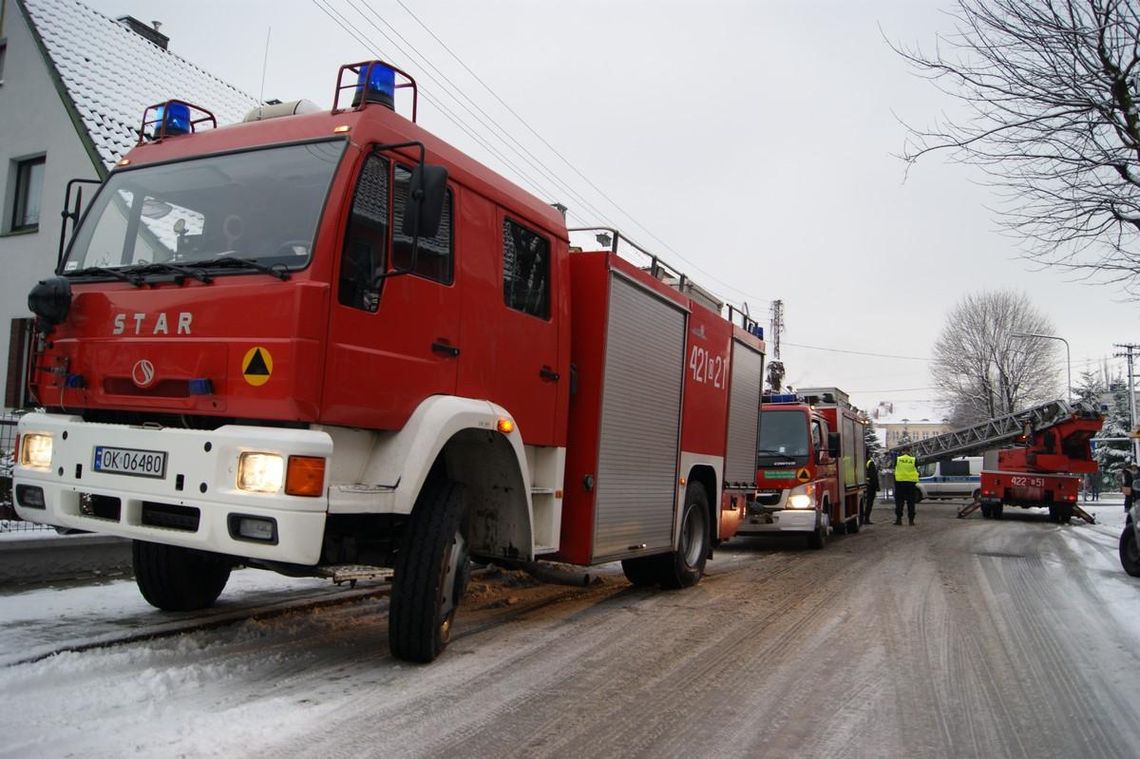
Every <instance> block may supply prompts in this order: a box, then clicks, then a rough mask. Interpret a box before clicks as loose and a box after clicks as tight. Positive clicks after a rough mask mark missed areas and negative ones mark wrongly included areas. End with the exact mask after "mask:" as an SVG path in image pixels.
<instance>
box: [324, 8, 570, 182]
mask: <svg viewBox="0 0 1140 759" xmlns="http://www.w3.org/2000/svg"><path fill="white" fill-rule="evenodd" d="M313 4H314V5H316V6H317V7H318V8H319V9H320V10H321V11H322V12H324V14H325V15H326V16H328V17H329V18H330V19H332V20H333V22H334V23H335V24H336V25H337V26H339V27H340V28H341V29H343V30H344V31H345V32H346V33H348V34H349V35H350V36H351V37H352V38H353V39H355V40H356V41H357V42H359V43H360V44H361V45H363V46H364V47H365V48H367V49H368V50H371V51H372V52H373V53H374V54H376V55H379V54H380V53H379V52H378V51H377V49H376V48H375V47H374V46H373V44H372V42H371V41H370V40H368V39H367V37H366V36H364V35H363V34H362V32H360V30H359V29H357V28H356V25H355V24H353V23H352V22H351V21H350V20H349V19H348V18H346V17H345V16H344V14H342V13H341V12H340V11H339V10H337V9H335V8H333V7H332V5H331V3H329V4H328V7H327V8H326V7H325V6H324V5H322V4H321V2H320V0H313ZM334 14H335V15H334ZM389 41H391V40H390V39H389ZM423 98H424V100H425V101H427V102H428V103H431V104H432V105H434V106H435V107H436V108H438V109H439V111H440V113H441V114H442V115H443V116H444V118H446V119H447V120H448V121H450V122H452V123H453V124H454V125H455V126H456V127H458V128H459V129H460V130H461V131H462V132H463V133H464V134H466V135H467V136H468V137H470V138H471V139H472V140H474V141H475V142H476V143H477V144H479V145H480V146H481V147H483V148H484V149H485V150H487V152H489V153H490V154H491V155H493V156H494V157H495V158H497V159H498V160H500V161H502V162H503V164H504V165H506V166H508V167H510V169H511V170H512V171H514V172H515V174H516V175H517V176H518V177H519V178H520V179H521V180H522V181H523V182H524V183H526V184H528V185H530V188H531V189H532V190H533V191H534V192H535V193H537V194H539V195H545V194H550V191H549V189H548V188H546V187H542V186H540V184H539V183H538V182H536V181H535V180H534V178H533V177H531V176H530V175H529V174H527V173H526V172H525V171H522V170H521V169H519V168H518V167H517V166H516V165H515V164H514V163H513V162H512V161H511V160H510V159H509V158H507V157H506V156H504V155H502V153H500V152H499V151H498V150H497V149H496V148H495V147H494V146H493V145H491V144H490V143H489V142H487V140H486V139H485V138H483V137H482V136H481V135H479V134H478V133H476V132H475V131H473V130H472V129H470V128H469V127H468V126H467V125H466V124H464V123H463V121H462V120H461V119H460V118H459V117H458V116H457V115H456V114H455V113H454V112H453V111H452V110H451V109H450V108H449V107H447V106H446V105H445V104H443V103H442V102H440V101H439V100H438V98H435V97H434V96H432V95H430V94H428V93H426V92H425V93H423Z"/></svg>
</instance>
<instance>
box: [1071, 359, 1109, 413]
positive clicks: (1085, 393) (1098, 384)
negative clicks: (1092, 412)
mask: <svg viewBox="0 0 1140 759" xmlns="http://www.w3.org/2000/svg"><path fill="white" fill-rule="evenodd" d="M1078 380H1079V382H1080V384H1078V385H1074V386H1073V399H1074V400H1076V401H1078V402H1080V401H1084V402H1085V403H1091V404H1093V405H1094V406H1096V407H1098V408H1099V407H1100V404H1101V399H1102V398H1103V397H1104V395H1105V393H1107V392H1108V386H1107V385H1106V384H1105V383H1104V381H1103V380H1102V379H1101V376H1100V375H1099V374H1098V373H1097V372H1095V371H1093V370H1091V369H1085V370H1084V371H1083V372H1081V376H1080V377H1079V378H1078Z"/></svg>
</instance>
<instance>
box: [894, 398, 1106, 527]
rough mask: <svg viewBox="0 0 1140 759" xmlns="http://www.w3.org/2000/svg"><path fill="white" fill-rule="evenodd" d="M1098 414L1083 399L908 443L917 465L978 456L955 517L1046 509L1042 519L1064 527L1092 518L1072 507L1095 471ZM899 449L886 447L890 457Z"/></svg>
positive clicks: (1049, 404)
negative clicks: (971, 484)
mask: <svg viewBox="0 0 1140 759" xmlns="http://www.w3.org/2000/svg"><path fill="white" fill-rule="evenodd" d="M1103 424H1104V417H1102V416H1101V414H1100V412H1099V411H1098V410H1097V409H1096V408H1095V407H1093V405H1092V404H1090V403H1087V402H1078V403H1074V404H1070V403H1068V402H1067V401H1064V400H1055V401H1049V402H1047V403H1042V404H1040V405H1037V406H1033V407H1030V408H1027V409H1025V410H1023V411H1018V412H1015V413H1012V414H1006V415H1004V416H1000V417H996V418H994V419H989V420H987V421H985V422H981V423H979V424H975V425H972V426H970V427H965V428H963V429H960V430H955V431H953V432H947V433H945V434H943V435H936V436H934V437H930V438H927V439H925V440H919V441H917V442H915V443H911V444H910V446H909V447H910V449H911V453H913V454H914V457H915V459H916V463H917V464H919V465H922V464H924V463H928V462H934V461H941V460H944V459H950V458H954V457H956V456H969V455H978V454H981V455H982V457H983V463H982V473H981V485H980V488H979V491H980V492H979V495H978V497H977V498H975V500H974V501H973V502H972V503H970V504H969V505H967V506H965V507H963V508H962V509H961V510H960V511H959V512H958V517H959V518H963V517H966V516H969V515H970V514H971V513H973V512H974V511H975V510H977V509H980V510H981V512H982V517H983V518H985V519H1001V517H1002V512H1003V509H1004V507H1005V506H1020V507H1021V508H1026V509H1028V508H1034V507H1040V508H1047V509H1049V519H1050V520H1051V521H1054V522H1061V523H1068V521H1069V520H1070V519H1072V518H1073V517H1074V516H1077V517H1080V518H1081V519H1083V520H1085V521H1086V522H1089V523H1092V522H1093V521H1095V520H1094V517H1093V516H1092V515H1091V514H1089V513H1088V512H1086V511H1085V510H1084V509H1082V508H1080V506H1078V505H1077V497H1078V495H1079V493H1080V484H1081V479H1082V476H1083V475H1085V474H1092V473H1094V472H1096V471H1097V463H1096V461H1095V460H1094V459H1093V457H1092V447H1091V445H1090V442H1089V441H1090V440H1091V439H1092V438H1093V436H1094V435H1096V434H1097V433H1098V432H1099V431H1100V428H1101V426H1102V425H1103ZM899 450H900V447H898V446H896V447H895V448H892V449H891V452H892V453H897V452H898V451H899Z"/></svg>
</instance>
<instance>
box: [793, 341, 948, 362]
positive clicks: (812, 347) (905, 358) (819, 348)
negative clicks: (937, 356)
mask: <svg viewBox="0 0 1140 759" xmlns="http://www.w3.org/2000/svg"><path fill="white" fill-rule="evenodd" d="M784 345H788V346H791V347H793V348H806V349H807V350H813V351H826V352H828V353H849V354H851V355H853V356H874V357H875V358H897V359H900V360H903V361H927V362H929V361H930V359H929V358H923V357H921V356H898V355H894V354H891V353H872V352H870V351H852V350H846V349H844V348H826V347H823V346H820V345H801V344H799V343H784Z"/></svg>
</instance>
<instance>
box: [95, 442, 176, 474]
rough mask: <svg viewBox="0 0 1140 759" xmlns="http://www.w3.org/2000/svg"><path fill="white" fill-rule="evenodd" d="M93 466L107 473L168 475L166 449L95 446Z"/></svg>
mask: <svg viewBox="0 0 1140 759" xmlns="http://www.w3.org/2000/svg"><path fill="white" fill-rule="evenodd" d="M92 468H93V469H94V470H95V471H96V472H104V473H107V474H129V475H131V476H132V477H154V478H155V479H159V480H161V479H162V478H164V477H165V476H166V451H144V450H139V449H138V448H112V447H110V446H106V445H97V446H95V461H94V463H93V464H92Z"/></svg>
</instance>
